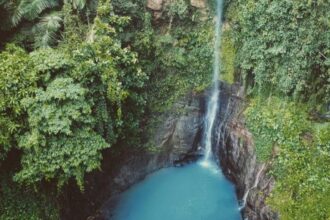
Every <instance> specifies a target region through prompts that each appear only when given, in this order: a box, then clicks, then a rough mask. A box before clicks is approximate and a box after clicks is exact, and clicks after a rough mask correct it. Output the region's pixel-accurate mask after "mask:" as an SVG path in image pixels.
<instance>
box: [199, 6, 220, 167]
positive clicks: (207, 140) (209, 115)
mask: <svg viewBox="0 0 330 220" xmlns="http://www.w3.org/2000/svg"><path fill="white" fill-rule="evenodd" d="M216 2H217V5H216V11H217V17H216V22H215V36H214V61H213V80H212V83H213V86H212V93H211V97H210V98H209V100H208V104H207V112H206V118H205V133H204V139H203V142H204V143H203V144H204V147H205V155H204V159H203V164H205V165H207V164H208V162H209V161H210V159H211V158H212V133H213V132H212V131H213V127H214V122H215V120H216V116H217V113H218V101H219V75H220V52H219V51H220V42H221V26H222V5H223V0H216Z"/></svg>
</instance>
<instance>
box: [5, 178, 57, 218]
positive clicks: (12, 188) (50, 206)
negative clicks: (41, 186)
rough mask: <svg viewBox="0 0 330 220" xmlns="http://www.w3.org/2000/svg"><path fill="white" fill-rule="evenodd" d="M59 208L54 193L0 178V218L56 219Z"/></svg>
mask: <svg viewBox="0 0 330 220" xmlns="http://www.w3.org/2000/svg"><path fill="white" fill-rule="evenodd" d="M59 218H60V217H59V210H58V207H57V204H56V202H55V200H54V195H51V194H48V193H44V192H38V193H37V192H35V191H34V190H31V189H30V188H26V187H22V186H19V185H18V184H16V183H15V182H13V181H11V180H10V178H9V177H8V176H4V175H1V178H0V219H2V220H21V219H26V220H42V219H49V220H57V219H59Z"/></svg>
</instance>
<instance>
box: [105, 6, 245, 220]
mask: <svg viewBox="0 0 330 220" xmlns="http://www.w3.org/2000/svg"><path fill="white" fill-rule="evenodd" d="M216 1H217V7H216V8H217V19H216V22H215V37H214V39H215V40H214V64H213V81H212V83H213V84H212V91H211V96H210V98H209V100H208V104H207V113H206V117H205V133H204V135H203V140H202V143H203V145H204V150H205V153H204V157H203V158H202V159H201V161H199V162H197V163H194V164H190V165H186V166H184V167H181V168H174V167H172V168H167V169H162V170H160V171H158V172H155V173H153V174H151V175H149V176H147V177H146V178H145V179H144V180H143V181H142V182H140V183H138V184H136V185H134V186H133V187H131V188H130V189H129V190H127V191H126V192H124V193H123V194H122V196H121V198H120V199H119V202H118V204H117V207H116V208H115V211H114V212H113V214H112V215H111V216H108V218H109V219H111V220H240V219H241V217H240V212H239V207H238V202H237V198H236V196H235V189H234V186H233V185H232V184H231V183H230V182H229V181H228V180H227V179H226V178H225V176H224V175H223V173H222V171H221V169H219V167H218V165H217V164H216V163H215V162H214V158H213V156H212V138H213V137H212V136H213V135H212V134H213V129H214V122H215V121H216V117H217V114H218V104H219V82H218V80H219V73H220V56H219V48H220V41H221V39H220V37H221V18H222V1H223V0H216Z"/></svg>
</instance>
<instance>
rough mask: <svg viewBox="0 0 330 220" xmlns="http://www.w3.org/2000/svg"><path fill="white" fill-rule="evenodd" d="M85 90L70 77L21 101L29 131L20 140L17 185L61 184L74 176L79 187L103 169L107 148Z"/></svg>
mask: <svg viewBox="0 0 330 220" xmlns="http://www.w3.org/2000/svg"><path fill="white" fill-rule="evenodd" d="M85 95H86V90H85V89H83V88H82V87H81V86H80V85H79V84H74V83H73V80H72V79H71V78H57V79H55V80H54V81H53V82H51V83H50V84H49V85H48V86H47V89H46V91H43V90H42V89H38V90H37V91H36V92H35V97H33V98H25V99H23V100H22V104H23V106H24V107H25V108H26V109H27V112H28V115H29V127H30V131H29V132H28V133H26V134H25V135H24V136H22V137H21V138H20V143H19V146H20V148H22V150H23V158H22V170H21V171H20V172H19V173H18V174H17V175H16V176H15V180H17V181H18V182H26V183H29V184H32V183H36V182H40V181H41V180H43V179H44V178H45V179H46V180H51V179H54V178H56V179H58V180H59V183H60V185H62V184H63V183H65V182H66V181H67V180H68V179H69V178H70V177H72V176H74V177H75V178H76V180H77V182H78V184H79V186H80V187H82V186H83V175H84V173H85V172H90V171H92V170H94V169H96V168H98V167H99V166H100V159H101V154H100V152H101V150H102V149H104V148H106V147H108V144H107V143H106V142H105V141H104V139H103V138H102V137H101V136H100V135H98V134H96V133H95V132H93V130H92V129H91V127H92V125H93V118H92V117H91V106H90V104H89V103H88V102H87V101H86V98H85Z"/></svg>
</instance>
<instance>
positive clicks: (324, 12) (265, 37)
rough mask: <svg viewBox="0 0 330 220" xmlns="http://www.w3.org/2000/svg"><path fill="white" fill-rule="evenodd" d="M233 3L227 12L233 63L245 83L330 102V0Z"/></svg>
mask: <svg viewBox="0 0 330 220" xmlns="http://www.w3.org/2000/svg"><path fill="white" fill-rule="evenodd" d="M231 4H233V5H234V7H236V8H237V9H236V10H231V13H228V15H230V16H233V17H231V18H230V20H231V24H232V26H233V27H234V30H235V34H234V36H235V42H236V43H235V44H236V46H237V48H238V50H237V51H238V54H237V59H238V60H237V63H238V67H239V68H240V69H241V71H242V73H243V76H244V78H245V83H246V84H247V85H248V86H250V87H252V88H253V89H254V90H257V91H259V92H269V91H270V90H272V91H273V93H277V94H282V95H283V94H284V95H289V96H293V97H294V98H296V99H303V100H310V101H314V102H315V103H317V102H323V103H327V102H329V101H330V99H329V91H330V90H329V89H330V72H329V65H328V62H327V60H328V59H329V57H330V50H329V48H330V32H329V30H330V23H329V20H330V17H329V16H330V14H329V13H328V8H329V7H330V3H329V1H310V0H302V1H286V0H280V1H268V0H257V1H256V0H248V1H246V0H237V1H233V2H232V3H231ZM233 11H235V12H236V14H234V13H232V12H233ZM316 33H318V34H316Z"/></svg>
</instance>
